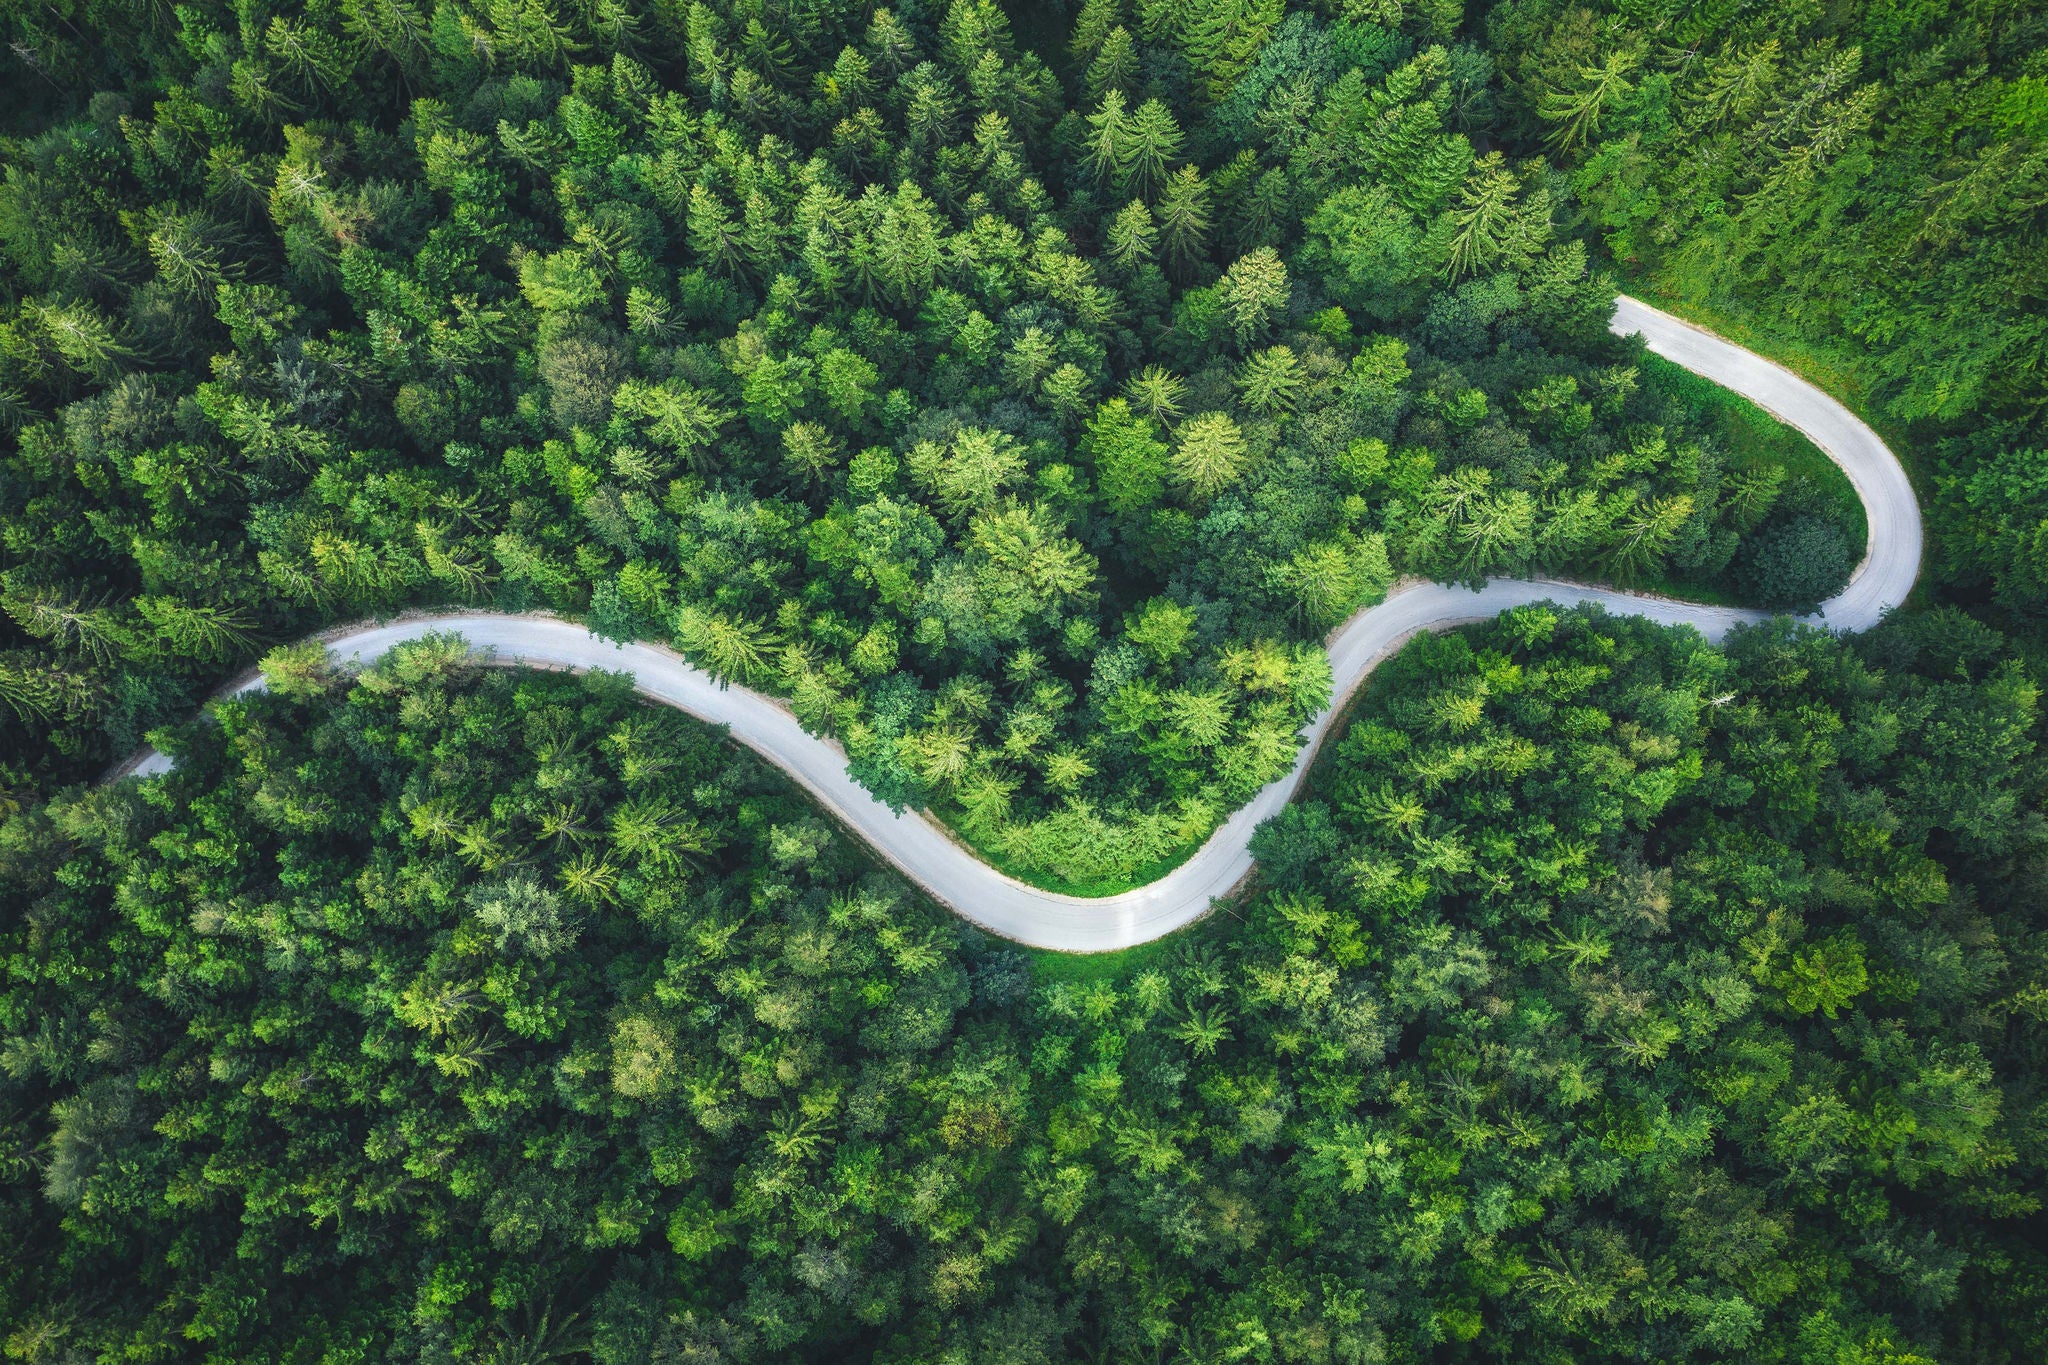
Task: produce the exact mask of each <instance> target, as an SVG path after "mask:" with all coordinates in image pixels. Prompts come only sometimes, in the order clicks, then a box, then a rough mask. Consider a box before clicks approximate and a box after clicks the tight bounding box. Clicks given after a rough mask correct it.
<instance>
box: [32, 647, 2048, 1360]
mask: <svg viewBox="0 0 2048 1365" xmlns="http://www.w3.org/2000/svg"><path fill="white" fill-rule="evenodd" d="M1999 648H2000V642H1999V641H1998V639H1997V637H1996V636H1994V635H1991V634H1990V633H1989V632H1986V631H1985V630H1984V629H1983V628H1981V627H1977V626H1974V625H1972V624H1971V623H1970V622H1968V621H1967V620H1966V619H1964V618H1961V617H1958V616H1954V615H1937V616H1932V617H1923V618H1915V619H1914V620H1913V621H1911V622H1900V623H1897V624H1895V625H1893V626H1888V627H1886V628H1885V630H1883V631H1882V632H1880V633H1879V634H1878V635H1877V636H1875V637H1873V638H1872V639H1871V640H1869V641H1868V642H1867V643H1865V644H1864V645H1862V646H1860V647H1859V648H1857V649H1851V648H1848V647H1845V646H1844V645H1843V644H1841V643H1840V642H1838V641H1836V640H1834V639H1832V638H1831V637H1828V636H1826V635H1823V634H1820V633H1817V632H1813V631H1809V630H1804V629H1799V628H1794V627H1791V626H1789V625H1782V624H1781V625H1778V626H1773V627H1768V628H1760V629H1757V630H1754V631H1750V632H1747V633H1745V634H1743V635H1741V636H1740V637H1738V638H1737V639H1736V640H1735V641H1734V642H1733V643H1732V644H1731V646H1730V647H1729V649H1728V650H1727V651H1726V652H1725V653H1724V652H1722V651H1718V650H1715V649H1712V648H1709V647H1707V646H1706V645H1704V644H1703V643H1702V642H1701V641H1700V640H1699V639H1698V637H1697V636H1694V635H1692V634H1690V633H1689V632H1677V631H1666V630H1660V629H1657V628H1653V627H1649V626H1646V625H1641V624H1637V623H1631V622H1626V621H1616V620H1608V619H1605V618H1603V617H1600V616H1598V615H1597V614H1586V613H1576V614H1570V615H1560V614H1559V613H1557V612H1555V611H1551V610H1546V609H1542V608H1531V609H1524V610H1521V611H1517V612H1514V613H1510V614H1509V615H1508V616H1506V617H1504V618H1502V619H1501V620H1500V621H1499V622H1498V623H1496V624H1493V625H1490V626H1487V627H1484V628H1477V629H1473V630H1470V631H1467V632H1463V633H1459V634H1454V635H1450V636H1445V637H1433V638H1425V639H1423V640H1420V641H1417V642H1416V643H1415V644H1414V645H1412V646H1410V648H1409V649H1408V650H1407V651H1406V652H1405V653H1404V654H1403V655H1401V657H1400V658H1399V659H1398V660H1396V661H1395V662H1394V663H1393V664H1390V665H1389V666H1388V672H1387V675H1386V676H1385V677H1383V678H1376V679H1375V681H1374V684H1373V689H1372V692H1371V694H1370V695H1369V696H1368V698H1367V699H1366V700H1365V702H1364V703H1363V704H1362V706H1361V708H1360V711H1359V714H1358V715H1357V716H1356V717H1355V719H1354V720H1353V722H1352V724H1351V726H1350V728H1349V730H1348V732H1347V733H1346V735H1345V737H1344V738H1343V740H1342V742H1341V743H1340V744H1339V745H1338V746H1337V748H1336V749H1335V751H1334V752H1333V753H1332V754H1331V755H1330V757H1329V759H1328V761H1327V762H1325V763H1324V764H1322V765H1321V766H1319V768H1318V770H1317V776H1316V783H1315V789H1314V792H1313V794H1312V796H1311V797H1310V798H1309V799H1308V800H1306V801H1304V802H1302V803H1299V804H1297V805H1296V806H1294V807H1293V808H1291V809H1290V810H1289V811H1288V812H1287V813H1286V815H1285V816H1284V817H1282V818H1281V819H1280V820H1279V821H1277V822H1276V823H1275V824H1273V825H1272V826H1270V827H1268V829H1267V830H1266V831H1264V832H1263V833H1262V834H1261V836H1260V844H1259V854H1260V857H1261V865H1262V868H1263V872H1262V875H1261V883H1260V885H1259V887H1258V889H1257V890H1256V892H1255V893H1254V894H1253V895H1252V896H1251V897H1250V898H1249V899H1248V900H1247V901H1246V902H1245V903H1244V904H1243V905H1242V906H1241V907H1240V910H1239V911H1238V912H1235V913H1234V915H1233V916H1232V917H1225V918H1223V919H1221V920H1220V922H1217V923H1216V924H1215V927H1214V930H1213V931H1209V932H1199V931H1198V932H1197V933H1196V934H1195V935H1193V936H1192V937H1191V938H1187V939H1185V940H1183V941H1180V942H1177V943H1175V944H1173V945H1171V946H1170V947H1169V948H1168V950H1167V951H1166V952H1165V953H1164V954H1155V955H1153V956H1150V957H1149V958H1147V959H1145V960H1144V961H1141V962H1139V963H1136V964H1134V965H1132V966H1130V967H1128V968H1123V969H1116V970H1112V971H1110V972H1107V973H1091V974H1086V975H1083V976H1081V977H1078V978H1077V977H1074V976H1073V975H1072V974H1070V973H1055V974H1054V975H1053V976H1052V977H1051V978H1047V977H1044V976H1042V975H1041V976H1039V979H1038V982H1037V984H1036V985H1034V975H1035V973H1034V970H1033V967H1032V965H1031V963H1030V962H1029V961H1028V960H1027V959H1026V958H1024V957H1023V956H1022V955H1020V954H1019V953H1017V952H1016V951H1015V950H1012V949H1008V948H1005V947H1002V946H1000V945H998V944H994V943H991V942H989V941H987V940H985V939H982V938H981V937H980V936H978V935H975V934H973V933H971V932H969V931H966V930H964V929H963V928H962V927H961V926H960V924H959V922H958V921H956V920H954V919H953V918H951V917H950V916H948V915H945V914H944V913H943V912H941V911H938V910H936V909H935V908H932V907H929V906H926V905H924V904H922V903H920V902H919V901H918V900H916V899H915V898H914V897H912V896H911V895H909V894H908V893H907V892H906V891H905V890H904V889H903V888H902V887H901V886H900V885H898V884H896V883H894V882H893V881H892V880H891V879H888V878H885V877H882V876H880V875H878V874H876V873H874V872H872V871H869V870H867V867H866V864H865V860H864V858H863V857H862V855H861V854H860V853H859V851H858V850H857V849H856V848H853V847H850V846H849V845H848V843H847V841H846V840H845V839H844V837H843V836H840V835H838V834H836V833H835V832H834V831H833V830H832V829H831V828H830V827H829V826H828V825H826V824H825V823H823V822H821V821H820V820H819V819H818V818H817V817H816V816H814V815H812V814H810V813H808V807H807V806H806V805H805V804H804V803H803V802H801V801H799V800H797V799H795V798H794V797H792V796H791V795H790V794H788V792H787V791H786V789H785V788H783V786H782V785H781V784H780V783H779V782H777V781H771V780H769V779H768V778H767V777H765V776H764V775H763V772H762V769H761V767H760V765H759V764H758V762H757V761H755V760H753V759H751V758H748V757H744V756H742V755H740V754H738V753H737V752H736V751H734V750H733V749H732V748H730V747H729V746H728V745H726V744H724V743H722V742H720V741H719V740H718V739H717V738H716V737H715V736H713V735H711V734H710V733H708V732H707V731H705V730H704V729H703V728H702V727H699V726H697V725H696V724H695V723H693V722H687V721H683V720H681V719H678V718H676V717H673V716H672V715H668V714H663V713H659V712H650V711H649V710H648V709H647V708H645V707H644V706H641V705H639V704H636V703H635V702H634V701H633V700H632V698H631V696H630V693H629V691H628V689H627V687H626V685H625V684H624V682H623V680H613V679H607V678H602V677H596V678H591V679H587V680H582V681H578V680H571V679H559V678H548V677H545V676H542V677H531V676H528V677H520V676H517V675H509V674H503V673H492V672H487V671H483V670H478V669H476V668H474V667H471V666H467V665H463V664H461V663H459V659H460V654H459V647H458V646H457V645H456V644H455V643H454V642H452V641H448V642H434V641H430V642H427V643H424V644H421V645H417V646H411V647H407V648H406V649H405V650H404V651H403V652H401V653H400V654H398V655H397V656H396V657H394V658H393V659H392V660H391V661H389V662H388V663H386V664H384V665H382V666H380V667H379V668H377V669H375V670H373V671H372V672H370V673H368V674H365V675H363V676H362V677H360V678H359V679H355V680H349V679H345V678H333V677H330V676H328V675H326V674H325V673H324V671H323V670H322V668H321V667H320V666H319V665H318V664H316V663H315V662H314V661H313V656H310V655H308V654H307V653H306V652H304V651H297V652H286V653H283V654H281V655H278V656H274V657H273V659H272V660H271V662H270V663H269V665H268V666H267V667H268V671H269V673H270V676H271V679H272V682H273V685H274V687H275V688H276V691H275V693H273V694H269V695H263V694H259V695H256V696H252V697H249V698H246V699H244V700H240V701H237V702H235V703H233V704H232V705H230V706H227V707H225V708H223V709H222V710H221V711H220V713H219V718H220V723H219V724H218V725H217V726H208V725H195V726H190V727H187V728H185V729H183V730H182V731H180V736H179V740H178V743H177V748H178V750H179V752H180V755H181V764H180V766H179V768H178V769H177V770H176V771H175V772H174V773H173V774H172V775H171V776H170V777H168V778H164V779H161V780H158V781H155V782H152V783H150V784H148V785H147V786H144V787H142V788H139V789H138V788H136V787H134V786H116V787H110V788H101V789H96V790H91V791H81V792H78V793H74V794H72V795H67V796H65V797H63V798H61V799H60V800H58V801H55V802H53V803H50V804H49V805H47V806H45V807H42V808H39V809H37V810H35V811H32V812H24V813H22V814H19V815H16V816H15V817H13V819H12V820H11V821H9V822H8V823H7V824H6V825H5V826H4V828H0V894H4V896H5V898H6V901H5V913H6V920H5V924H6V929H5V939H4V951H5V953H6V961H7V963H8V977H7V984H6V991H5V994H4V996H0V1032H4V1034H5V1038H4V1042H0V1066H4V1080H0V1098H4V1105H5V1108H4V1109H0V1122H4V1127H0V1134H4V1138H5V1142H6V1143H7V1146H6V1149H5V1150H6V1152H7V1154H8V1158H7V1159H8V1161H9V1162H10V1163H11V1165H10V1167H9V1169H10V1171H11V1172H12V1175H11V1176H10V1180H11V1183H10V1185H9V1186H8V1200H9V1204H8V1208H9V1223H10V1226H12V1227H14V1228H16V1229H18V1230H19V1233H20V1235H21V1236H22V1237H23V1238H24V1239H25V1241H24V1247H25V1254H23V1255H18V1256H16V1257H14V1258H12V1259H11V1260H10V1262H9V1269H8V1270H7V1271H6V1273H5V1275H4V1276H0V1318H4V1319H5V1320H6V1321H7V1322H8V1323H9V1324H10V1325H9V1332H10V1333H11V1335H9V1336H8V1337H7V1339H6V1348H7V1349H8V1351H9V1352H10V1354H12V1355H14V1356H17V1357H20V1358H25V1359H29V1360H56V1359H74V1358H75V1359H88V1358H97V1357H99V1356H101V1355H102V1354H103V1353H105V1354H113V1353H121V1354H135V1353H139V1354H141V1355H144V1356H148V1357H151V1358H183V1357H185V1356H188V1355H194V1356H196V1355H201V1354H203V1355H205V1356H206V1357H207V1358H219V1359H233V1360H238V1361H244V1360H251V1361H253V1360H273V1359H275V1360H282V1359H288V1358H289V1359H305V1358H314V1357H321V1358H333V1359H358V1358H368V1357H372V1356H375V1357H380V1358H381V1357H386V1356H389V1357H391V1358H400V1359H413V1358H419V1359H426V1360H441V1359H449V1358H481V1359H495V1360H504V1361H510V1360H531V1359H536V1358H543V1357H544V1355H545V1352H546V1351H553V1352H555V1353H556V1354H557V1355H558V1356H559V1355H568V1356H577V1357H581V1356H584V1355H587V1356H588V1357H589V1358H592V1359H596V1360H600V1361H639V1360H650V1359H652V1360H727V1361H746V1360H785V1359H796V1358H801V1359H819V1360H839V1359H848V1358H856V1357H857V1358H866V1357H867V1356H869V1355H873V1356H875V1357H877V1358H881V1359H891V1360H942V1359H943V1360H954V1359H973V1360H991V1361H995V1360H1007V1361H1032V1360H1053V1359H1063V1358H1067V1357H1068V1356H1071V1355H1077V1354H1086V1353H1099V1354H1103V1355H1105V1356H1106V1358H1111V1359H1133V1358H1146V1359H1150V1358H1156V1357H1162V1356H1163V1357H1176V1358H1177V1357H1178V1356H1181V1355H1184V1356H1185V1358H1188V1359H1196V1360H1209V1359H1233V1358H1235V1359H1272V1360H1307V1361H1364V1360H1380V1359H1391V1360H1413V1359H1420V1358H1424V1357H1430V1356H1438V1355H1442V1354H1445V1353H1452V1352H1454V1351H1463V1352H1465V1353H1469V1354H1477V1355H1481V1356H1485V1357H1489V1358H1497V1359H1503V1360H1527V1359H1552V1358H1567V1357H1569V1358H1572V1359H1579V1360H1594V1359H1600V1360H1607V1359H1615V1360H1622V1359H1660V1360H1702V1361H1705V1360H1723V1359H1729V1358H1742V1359H1762V1360H1787V1361H1798V1362H1815V1363H1816V1365H1817V1363H1818V1362H1824V1361H1825V1362H1837V1361H1841V1360H1857V1361H1893V1362H1905V1361H1918V1360H1931V1359H1937V1358H1939V1359H1950V1358H1953V1359H1969V1360H1982V1361H2018V1360H2023V1359H2029V1358H2033V1357H2035V1356H2036V1355H2037V1354H2038V1352H2039V1351H2040V1350H2041V1349H2042V1348H2043V1347H2044V1346H2048V1315H2044V1311H2043V1301H2042V1300H2041V1298H2040V1297H2039V1290H2038V1286H2039V1284H2040V1283H2041V1279H2042V1275H2043V1274H2044V1272H2048V1265H2044V1263H2043V1260H2042V1257H2041V1253H2040V1251H2039V1249H2038V1248H2037V1247H2036V1246H2035V1245H2033V1243H2032V1242H2031V1241H2030V1239H2029V1238H2028V1236H2027V1235H2026V1229H2027V1227H2028V1226H2029V1222H2030V1220H2031V1219H2033V1218H2034V1217H2035V1216H2036V1214H2037V1210H2038V1208H2039V1191H2040V1188H2041V1179H2042V1163H2043V1161H2044V1160H2048V1150H2044V1148H2043V1146H2042V1141H2041V1137H2040V1124H2039V1119H2038V1111H2039V1109H2040V1106H2041V1104H2042V1103H2043V1098H2042V1095H2041V1091H2040V1085H2041V1080H2040V1070H2039V1067H2040V1060H2041V1053H2040V1049H2041V1047H2042V1034H2041V1025H2040V1019H2039V1011H2038V1008H2037V1005H2038V1001H2039V999H2040V998H2041V996H2042V992H2043V991H2044V990H2048V977H2044V975H2043V973H2044V971H2048V958H2044V956H2043V954H2042V952H2041V947H2040V945H2041V942H2042V934H2043V928H2042V925H2041V923H2040V919H2039V917H2040V905H2041V903H2042V902H2041V884H2040V883H2041V879H2042V876H2043V867H2044V863H2043V854H2044V850H2048V845H2044V829H2043V826H2042V822H2041V820H2040V818H2039V816H2038V814H2036V813H2035V811H2036V809H2037V806H2038V802H2039V798H2040V794H2041V782H2042V777H2043V773H2042V769H2041V766H2040V762H2039V759H2038V757H2037V755H2036V751H2035V743H2034V740H2033V738H2032V732H2033V730H2034V727H2035V725H2036V723H2037V716H2036V710H2037V692H2036V688H2035V687H2034V685H2033V684H2032V683H2031V682H2030V681H2029V680H2028V679H2027V678H2026V676H2025V675H2024V673H2023V672H2022V671H2021V670H2019V669H2018V668H2017V667H2016V666H2015V665H2013V664H2011V663H2009V662H1999V661H1998V660H1997V657H1996V656H1997V654H1998V652H1999ZM1994 1323H1995V1324H1996V1327H1995V1330H1993V1327H1992V1324H1994ZM1458 1343H1466V1345H1465V1346H1463V1347H1459V1346H1458V1345H1457V1344H1458ZM67 1353H71V1354H67Z"/></svg>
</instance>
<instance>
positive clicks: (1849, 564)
mask: <svg viewBox="0 0 2048 1365" xmlns="http://www.w3.org/2000/svg"><path fill="white" fill-rule="evenodd" d="M1855 567H1856V560H1855V557H1854V555H1852V554H1851V553H1850V550H1849V537H1848V535H1847V534H1846V533H1845V532H1844V531H1843V529H1842V524H1841V523H1840V522H1838V521H1835V520H1833V519H1832V518H1829V517H1821V516H1812V515H1802V516H1796V517H1790V518H1787V519H1786V520H1784V521H1780V522H1774V523H1772V524H1771V525H1769V526H1766V527H1764V529H1763V530H1761V531H1759V532H1758V533H1757V535H1756V536H1755V538H1753V539H1752V540H1751V541H1750V542H1749V543H1748V544H1747V545H1745V546H1744V547H1743V549H1742V553H1741V554H1740V555H1738V556H1737V558H1736V561H1735V583H1736V586H1737V587H1738V588H1740V589H1741V590H1742V592H1743V595H1744V596H1746V597H1748V598H1749V599H1750V600H1751V601H1752V602H1755V603H1756V604H1757V605H1758V606H1761V607H1774V608H1775V607H1782V608H1786V609H1793V610H1801V611H1809V610H1811V609H1812V608H1813V607H1815V606H1816V605H1818V604H1819V603H1821V602H1823V601H1825V600H1827V599H1828V598H1830V597H1832V596H1834V595H1835V594H1836V593H1838V592H1840V591H1841V590H1842V588H1843V587H1844V586H1845V585H1846V584H1847V583H1848V581H1849V574H1850V573H1851V572H1852V571H1853V570H1854V569H1855Z"/></svg>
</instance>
